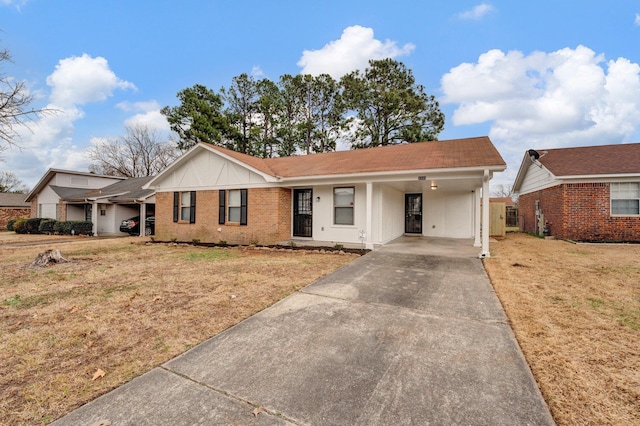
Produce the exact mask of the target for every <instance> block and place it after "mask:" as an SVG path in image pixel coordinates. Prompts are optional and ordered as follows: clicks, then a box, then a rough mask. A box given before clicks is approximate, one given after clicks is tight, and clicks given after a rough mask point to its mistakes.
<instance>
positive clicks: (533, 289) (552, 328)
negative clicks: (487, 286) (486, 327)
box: [484, 234, 640, 425]
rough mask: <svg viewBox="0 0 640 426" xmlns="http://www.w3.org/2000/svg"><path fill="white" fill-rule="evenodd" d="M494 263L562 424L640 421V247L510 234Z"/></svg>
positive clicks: (493, 273)
mask: <svg viewBox="0 0 640 426" xmlns="http://www.w3.org/2000/svg"><path fill="white" fill-rule="evenodd" d="M491 249H492V253H491V256H492V257H491V258H488V259H485V261H484V262H485V267H486V269H487V272H488V274H489V277H490V278H491V282H492V284H493V286H494V288H495V291H496V293H497V294H498V297H499V299H500V301H501V303H502V305H503V307H504V309H505V311H506V314H507V316H508V318H509V320H510V322H511V325H512V328H513V330H514V332H515V334H516V337H517V339H518V342H519V343H520V346H521V347H522V350H523V352H524V354H525V356H526V358H527V361H528V362H529V364H530V366H531V369H532V371H533V374H534V376H535V378H536V380H537V382H538V384H539V386H540V388H541V390H542V393H543V395H544V397H545V399H546V401H547V403H548V404H549V407H550V408H551V412H552V414H553V416H554V418H555V420H556V422H557V423H558V424H559V425H574V424H583V425H588V424H592V425H632V424H640V350H639V349H638V348H640V262H639V261H640V246H638V245H605V244H572V243H569V242H565V241H559V240H544V239H539V238H535V237H531V236H528V235H524V234H508V236H507V238H506V239H504V240H502V241H498V242H494V243H492V245H491Z"/></svg>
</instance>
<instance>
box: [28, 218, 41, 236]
mask: <svg viewBox="0 0 640 426" xmlns="http://www.w3.org/2000/svg"><path fill="white" fill-rule="evenodd" d="M41 221H42V218H40V217H32V218H29V219H27V220H25V222H24V228H25V230H26V231H27V234H39V233H40V222H41Z"/></svg>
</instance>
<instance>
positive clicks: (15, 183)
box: [0, 171, 29, 194]
mask: <svg viewBox="0 0 640 426" xmlns="http://www.w3.org/2000/svg"><path fill="white" fill-rule="evenodd" d="M0 192H11V193H15V194H26V193H27V192H29V188H28V187H27V186H26V185H25V184H24V183H23V182H22V181H21V180H20V179H19V178H18V176H16V174H15V173H14V172H7V171H1V172H0Z"/></svg>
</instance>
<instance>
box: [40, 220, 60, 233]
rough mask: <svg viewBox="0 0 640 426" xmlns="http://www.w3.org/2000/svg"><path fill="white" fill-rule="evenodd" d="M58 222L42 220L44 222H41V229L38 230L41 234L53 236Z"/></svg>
mask: <svg viewBox="0 0 640 426" xmlns="http://www.w3.org/2000/svg"><path fill="white" fill-rule="evenodd" d="M56 222H57V221H56V220H55V219H42V221H40V227H39V228H38V231H40V233H41V234H49V235H51V234H53V227H54V225H55V224H56Z"/></svg>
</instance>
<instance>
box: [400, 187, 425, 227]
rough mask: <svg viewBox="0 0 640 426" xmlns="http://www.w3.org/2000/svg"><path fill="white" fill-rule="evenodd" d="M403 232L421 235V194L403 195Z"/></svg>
mask: <svg viewBox="0 0 640 426" xmlns="http://www.w3.org/2000/svg"><path fill="white" fill-rule="evenodd" d="M404 217H405V219H404V232H405V233H406V234H422V194H405V195H404Z"/></svg>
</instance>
